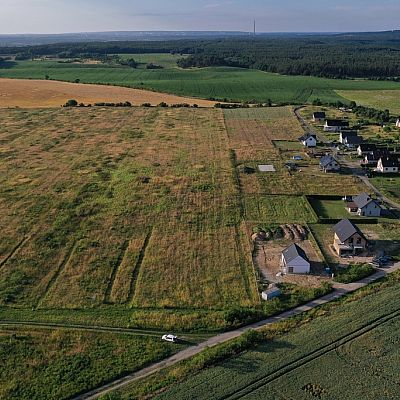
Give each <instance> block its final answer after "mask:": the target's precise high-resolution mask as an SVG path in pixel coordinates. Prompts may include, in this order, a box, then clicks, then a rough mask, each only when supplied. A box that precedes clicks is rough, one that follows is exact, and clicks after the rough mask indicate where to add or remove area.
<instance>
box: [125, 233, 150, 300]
mask: <svg viewBox="0 0 400 400" xmlns="http://www.w3.org/2000/svg"><path fill="white" fill-rule="evenodd" d="M153 230H154V228H153V227H151V228H150V230H149V232H148V233H147V235H146V237H145V239H144V242H143V246H142V248H141V249H140V252H139V255H138V257H137V260H136V263H135V265H134V267H133V271H132V278H131V283H130V286H129V293H128V297H127V300H126V303H127V304H129V305H131V306H132V303H133V299H134V297H135V293H136V289H137V278H138V276H139V272H140V270H141V268H142V264H143V260H144V257H145V255H146V250H147V247H148V246H149V243H150V239H151V237H152V235H153Z"/></svg>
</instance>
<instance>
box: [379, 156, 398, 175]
mask: <svg viewBox="0 0 400 400" xmlns="http://www.w3.org/2000/svg"><path fill="white" fill-rule="evenodd" d="M399 168H400V163H399V157H398V156H397V155H393V154H392V155H389V156H384V157H381V158H380V159H379V161H378V164H377V168H376V170H377V172H380V173H381V174H397V173H398V172H399Z"/></svg>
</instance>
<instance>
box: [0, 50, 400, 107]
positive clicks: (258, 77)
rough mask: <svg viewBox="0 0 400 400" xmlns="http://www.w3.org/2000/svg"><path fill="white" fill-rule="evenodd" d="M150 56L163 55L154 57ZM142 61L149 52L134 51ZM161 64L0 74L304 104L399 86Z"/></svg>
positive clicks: (41, 66) (28, 67) (29, 64)
mask: <svg viewBox="0 0 400 400" xmlns="http://www.w3.org/2000/svg"><path fill="white" fill-rule="evenodd" d="M152 57H153V58H154V60H157V59H161V58H162V57H163V56H159V57H155V56H152ZM136 58H137V59H138V60H139V61H140V59H143V61H145V62H147V61H148V60H150V58H149V56H148V55H146V56H145V57H144V56H143V57H142V56H139V55H136ZM166 65H167V66H168V65H169V67H167V68H165V69H163V70H144V69H142V68H139V69H132V68H129V67H123V66H117V65H104V64H100V65H99V64H90V65H89V64H62V63H58V62H56V61H18V62H16V65H15V66H13V67H12V68H8V69H1V70H0V77H4V78H31V79H32V78H35V79H45V76H46V75H48V76H49V77H50V79H55V80H63V81H70V82H73V81H75V80H76V79H79V80H80V81H81V82H83V83H104V84H112V85H118V86H129V87H136V88H143V89H150V90H156V91H160V92H167V93H173V94H179V95H183V96H191V97H200V98H207V99H208V98H215V99H219V100H224V99H228V100H235V101H251V100H256V101H260V102H266V101H267V100H268V99H271V100H272V101H273V102H289V103H294V104H303V103H306V102H311V101H312V100H314V99H316V98H320V99H321V100H322V101H325V102H334V101H338V100H341V101H345V99H344V98H343V97H341V96H340V95H338V94H337V93H336V92H335V90H360V89H361V90H367V89H369V90H398V89H400V84H399V83H396V82H379V81H363V80H332V79H325V78H315V77H307V76H282V75H278V74H272V73H265V72H261V71H257V70H247V69H240V68H226V67H219V68H204V69H188V70H181V69H178V68H175V67H171V64H170V56H167V61H166Z"/></svg>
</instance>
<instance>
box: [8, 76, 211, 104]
mask: <svg viewBox="0 0 400 400" xmlns="http://www.w3.org/2000/svg"><path fill="white" fill-rule="evenodd" d="M70 99H75V100H76V101H77V102H78V103H84V104H85V105H88V104H91V105H94V104H95V103H124V102H126V101H129V102H130V103H131V104H133V105H135V106H139V105H141V104H143V103H150V104H152V105H158V104H160V103H161V102H164V103H167V104H169V105H171V104H182V103H187V104H190V105H193V104H197V105H198V106H200V107H214V105H215V102H214V101H208V100H201V99H193V98H188V97H180V96H175V95H171V94H166V93H157V92H152V91H150V90H143V89H131V88H125V87H117V86H105V85H86V84H83V83H70V82H57V81H46V80H28V79H1V80H0V107H1V108H9V107H21V108H48V107H57V108H58V107H60V106H61V105H63V104H65V103H66V101H67V100H70Z"/></svg>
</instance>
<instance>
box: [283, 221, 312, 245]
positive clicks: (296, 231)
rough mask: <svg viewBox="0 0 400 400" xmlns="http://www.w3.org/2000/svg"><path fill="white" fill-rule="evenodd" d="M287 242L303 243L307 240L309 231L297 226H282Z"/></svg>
mask: <svg viewBox="0 0 400 400" xmlns="http://www.w3.org/2000/svg"><path fill="white" fill-rule="evenodd" d="M281 229H282V230H283V233H284V237H285V239H286V240H296V241H303V240H306V239H307V236H308V234H307V230H306V229H305V228H304V227H303V226H301V225H297V224H286V225H281Z"/></svg>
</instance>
